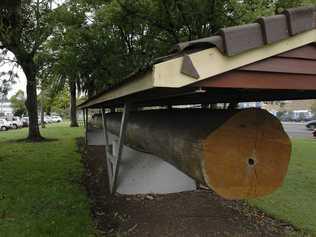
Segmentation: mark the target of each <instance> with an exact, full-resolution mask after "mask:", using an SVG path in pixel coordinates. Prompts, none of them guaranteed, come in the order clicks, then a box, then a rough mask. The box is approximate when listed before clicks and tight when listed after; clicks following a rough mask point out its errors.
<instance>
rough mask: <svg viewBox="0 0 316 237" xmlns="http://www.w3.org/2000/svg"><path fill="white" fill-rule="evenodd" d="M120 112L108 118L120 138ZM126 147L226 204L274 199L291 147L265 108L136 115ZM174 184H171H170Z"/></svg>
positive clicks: (159, 112) (148, 112)
mask: <svg viewBox="0 0 316 237" xmlns="http://www.w3.org/2000/svg"><path fill="white" fill-rule="evenodd" d="M120 119H121V113H111V114H108V115H107V116H106V122H107V126H108V129H109V131H110V132H111V133H113V134H116V135H118V133H119V128H120ZM125 142H126V144H127V145H129V146H130V147H132V148H134V149H137V150H141V151H144V152H147V153H151V154H154V155H156V156H158V157H160V158H162V159H164V160H166V161H167V162H169V163H170V164H172V165H174V166H175V167H177V168H178V169H180V170H181V171H183V172H184V173H186V174H187V175H189V176H191V177H192V178H194V179H195V180H197V181H198V182H200V183H202V184H206V185H207V186H209V187H210V188H211V189H213V190H214V191H215V192H216V193H218V194H219V195H221V196H222V197H224V198H227V199H248V198H256V197H261V196H264V195H267V194H270V193H271V192H273V191H274V190H276V189H277V188H278V187H280V186H281V185H282V183H283V180H284V177H285V176H286V174H287V169H288V163H289V160H290V155H291V142H290V139H289V137H288V136H287V134H286V133H285V132H284V129H283V127H282V125H281V123H280V121H279V120H278V119H277V118H275V117H274V116H273V115H271V114H270V113H269V112H267V111H265V110H262V109H246V110H218V111H211V110H184V111H177V110H175V111H170V110H160V111H143V112H133V113H131V115H130V117H129V121H128V125H127V132H126V139H125ZM170 182H172V181H170Z"/></svg>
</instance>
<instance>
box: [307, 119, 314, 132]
mask: <svg viewBox="0 0 316 237" xmlns="http://www.w3.org/2000/svg"><path fill="white" fill-rule="evenodd" d="M305 126H306V127H307V128H308V129H311V130H314V129H316V120H312V121H310V122H308V123H307V124H306V125H305Z"/></svg>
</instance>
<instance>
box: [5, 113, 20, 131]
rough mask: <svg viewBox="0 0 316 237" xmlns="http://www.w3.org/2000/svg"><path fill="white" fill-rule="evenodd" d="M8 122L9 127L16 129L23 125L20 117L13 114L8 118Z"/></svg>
mask: <svg viewBox="0 0 316 237" xmlns="http://www.w3.org/2000/svg"><path fill="white" fill-rule="evenodd" d="M8 122H9V123H10V125H11V128H13V129H18V128H21V127H23V123H22V120H21V119H20V117H17V116H14V117H12V118H11V119H10V120H8Z"/></svg>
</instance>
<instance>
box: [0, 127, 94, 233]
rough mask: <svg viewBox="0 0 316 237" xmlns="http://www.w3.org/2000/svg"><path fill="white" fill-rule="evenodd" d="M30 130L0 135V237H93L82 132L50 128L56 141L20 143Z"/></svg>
mask: <svg viewBox="0 0 316 237" xmlns="http://www.w3.org/2000/svg"><path fill="white" fill-rule="evenodd" d="M26 134H27V130H26V129H20V130H16V131H8V132H0V236H1V237H2V236H3V237H15V236H23V237H24V236H30V237H37V236H40V237H45V236H58V237H59V236H61V237H62V236H67V237H68V236H90V235H91V233H92V232H93V228H92V221H91V219H90V214H89V204H88V198H87V196H86V193H85V190H84V188H83V187H82V185H81V184H80V182H81V176H82V173H83V166H82V164H81V163H80V154H79V153H77V152H76V144H75V138H76V137H80V136H82V135H83V131H82V129H80V128H68V127H66V125H65V124H59V125H56V126H55V125H54V126H52V125H49V126H48V127H47V128H46V129H43V130H42V134H43V136H45V137H46V138H51V139H58V140H57V141H50V142H43V143H37V144H32V143H25V142H16V140H18V139H23V138H25V137H26Z"/></svg>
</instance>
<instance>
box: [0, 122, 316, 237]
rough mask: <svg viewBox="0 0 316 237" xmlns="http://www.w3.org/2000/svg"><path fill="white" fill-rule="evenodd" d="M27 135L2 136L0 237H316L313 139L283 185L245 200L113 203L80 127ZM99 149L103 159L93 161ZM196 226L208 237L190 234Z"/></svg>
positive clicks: (300, 145) (298, 148)
mask: <svg viewBox="0 0 316 237" xmlns="http://www.w3.org/2000/svg"><path fill="white" fill-rule="evenodd" d="M26 133H27V130H26V129H21V130H15V131H9V132H1V133H0V236H5V237H6V236H8V237H11V236H13V237H14V236H32V237H33V236H35V237H36V236H96V235H99V234H105V233H109V232H111V233H113V234H114V233H116V232H120V233H121V236H158V234H156V235H150V234H149V233H163V232H164V233H169V236H177V235H178V236H181V233H186V234H189V235H191V236H223V235H224V234H226V235H227V236H229V235H230V236H231V234H232V233H234V236H246V235H248V236H254V234H258V233H261V234H263V236H284V235H290V236H303V235H306V236H316V204H315V199H316V172H315V170H316V159H315V154H316V140H308V139H306V140H302V139H300V140H294V141H293V144H294V145H293V156H292V160H291V164H290V169H289V174H288V176H287V179H286V181H285V184H284V186H283V187H282V188H281V189H279V190H278V191H277V192H275V193H274V194H272V195H270V196H269V197H265V198H262V199H258V200H252V201H250V202H249V203H245V202H231V201H225V200H223V199H221V198H219V197H218V196H217V195H215V194H214V193H212V192H210V191H197V192H190V193H181V194H172V195H158V196H157V195H149V196H148V195H147V196H121V195H117V196H116V197H115V198H113V199H110V198H109V197H108V196H107V193H106V192H105V191H104V190H105V188H104V185H105V183H106V177H105V176H104V172H103V171H102V169H100V167H102V162H103V161H102V160H101V157H102V154H101V151H104V149H102V147H94V148H93V149H91V148H88V149H87V150H86V151H85V150H83V149H82V150H81V151H82V152H83V153H84V154H85V155H84V156H83V158H84V159H83V161H84V162H81V160H80V153H79V152H78V150H77V146H76V143H77V141H78V140H77V138H78V137H81V136H82V135H83V130H82V129H81V128H68V127H67V126H66V124H61V125H57V126H49V127H48V128H46V129H44V130H42V133H43V135H44V136H45V137H47V138H49V139H50V140H48V141H46V142H43V143H37V144H35V143H26V142H24V141H23V140H21V139H23V138H24V137H25V136H26ZM81 148H82V147H81ZM96 149H99V150H100V152H98V154H99V156H100V159H94V161H91V159H90V158H89V152H95V150H96ZM90 150H92V151H90ZM93 150H94V151H93ZM85 170H86V171H87V172H85ZM85 185H86V188H87V189H86V188H85ZM273 218H274V219H273ZM174 224H176V225H177V226H176V227H175V226H174ZM190 225H191V226H196V229H192V228H191V229H190V228H189V229H188V226H190ZM212 225H213V226H212ZM95 226H96V227H97V229H98V230H95V229H96V228H95ZM215 227H216V228H215ZM197 229H201V230H202V231H204V232H203V233H204V235H199V233H198V232H190V231H195V230H197ZM215 229H216V231H214V230H215ZM172 231H174V232H172ZM208 231H210V232H208ZM245 233H246V235H245ZM114 236H116V235H114Z"/></svg>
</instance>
